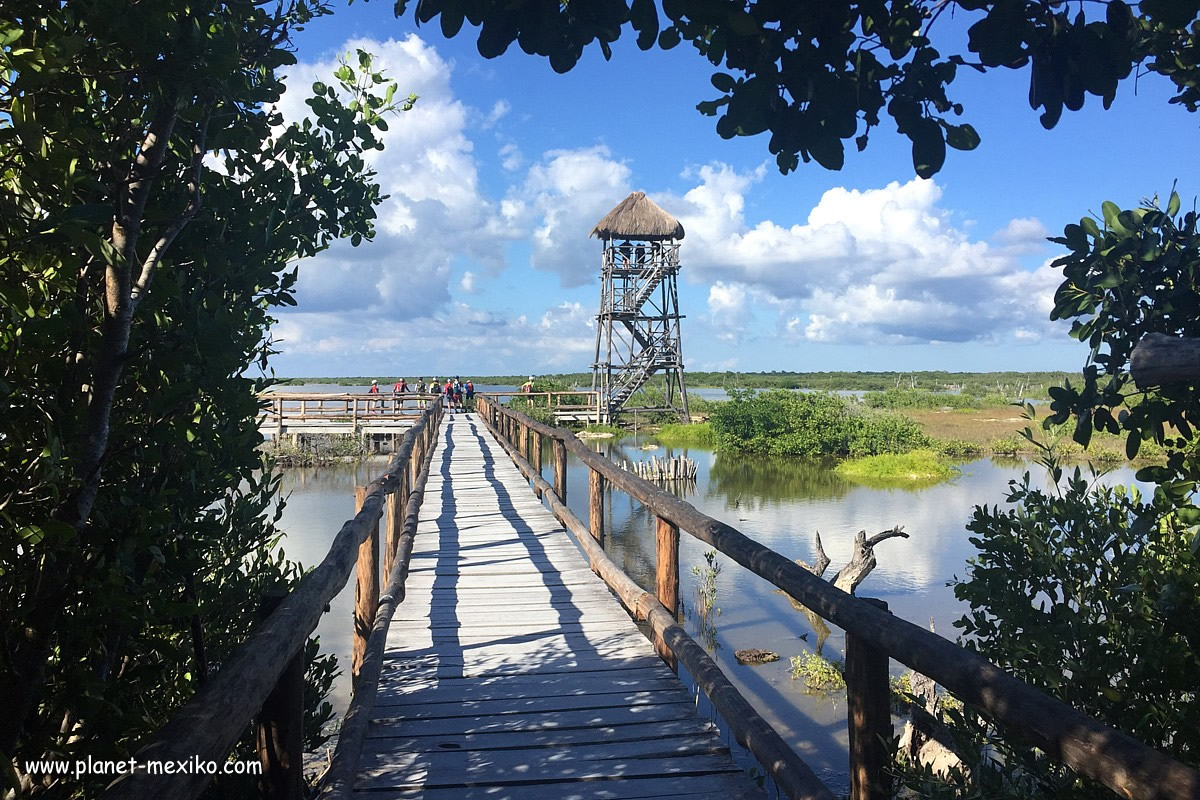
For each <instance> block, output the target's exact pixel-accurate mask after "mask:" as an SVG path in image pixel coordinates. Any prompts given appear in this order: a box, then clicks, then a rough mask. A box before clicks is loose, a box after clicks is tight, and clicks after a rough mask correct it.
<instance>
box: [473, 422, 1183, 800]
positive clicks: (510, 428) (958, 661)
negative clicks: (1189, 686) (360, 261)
mask: <svg viewBox="0 0 1200 800" xmlns="http://www.w3.org/2000/svg"><path fill="white" fill-rule="evenodd" d="M480 411H481V414H482V416H483V417H484V419H485V421H486V422H487V423H488V424H489V426H490V427H491V428H492V429H493V431H494V432H495V433H496V434H497V436H498V438H500V439H501V440H502V441H505V440H507V442H510V443H511V442H515V443H516V444H515V445H514V446H513V452H515V453H516V454H517V455H518V456H520V457H521V458H525V457H526V456H531V460H532V461H533V463H536V464H538V465H539V469H538V470H537V475H534V476H531V477H532V479H533V481H534V484H535V491H536V492H537V493H538V494H539V496H543V497H544V498H545V499H547V501H548V502H549V503H550V505H551V508H552V510H554V509H555V506H556V505H557V506H558V507H559V508H561V509H565V500H566V452H567V451H568V450H569V451H570V452H572V453H574V454H575V456H576V457H577V458H578V459H579V460H580V461H581V462H582V463H583V464H584V465H586V466H587V467H588V470H589V517H590V526H589V527H583V525H582V523H579V522H578V520H575V521H570V520H571V518H570V517H567V516H565V515H563V516H559V518H560V520H562V521H563V523H564V525H568V527H571V529H572V530H573V531H575V532H576V535H577V536H578V538H579V539H580V542H581V544H582V545H583V546H584V547H585V549H587V548H588V547H589V544H590V542H589V539H594V540H596V543H598V544H600V545H601V547H602V543H603V533H604V532H603V486H604V482H609V483H611V484H612V485H613V486H615V487H618V488H619V489H621V490H622V491H624V492H626V493H627V494H629V495H630V496H631V497H633V498H635V499H637V500H638V501H640V502H641V503H642V504H643V505H644V506H645V507H646V508H647V509H649V510H650V511H651V512H652V513H654V514H655V515H656V516H657V517H658V519H659V525H660V530H661V528H662V527H663V526H664V525H666V526H672V527H674V528H676V529H678V530H683V531H686V532H687V533H689V534H691V535H692V536H694V537H695V538H697V539H699V540H700V541H702V542H705V543H707V544H709V545H710V546H712V547H714V548H715V549H716V550H718V551H719V552H721V553H722V554H724V555H726V556H727V557H729V558H731V559H733V560H734V561H736V562H737V563H738V564H740V565H741V566H743V567H745V568H746V569H748V570H750V571H751V572H753V573H754V574H756V575H758V576H759V577H761V578H763V579H765V580H767V581H769V582H770V583H772V584H774V585H775V586H776V587H778V588H779V589H781V590H783V591H784V592H785V593H786V594H787V595H788V596H789V597H791V598H792V599H794V600H795V601H796V602H798V603H800V604H801V605H803V606H805V607H807V608H809V609H811V610H812V611H814V612H816V613H817V614H818V615H819V616H821V617H822V618H823V619H825V620H827V621H828V622H831V623H833V624H835V625H837V626H839V627H841V628H842V629H843V630H845V631H846V634H847V637H848V640H849V639H850V638H851V637H853V639H854V640H856V641H857V642H858V643H861V644H862V645H865V646H866V647H868V648H873V649H874V650H877V651H878V652H880V653H882V654H884V655H886V656H887V657H890V658H893V659H895V660H896V661H899V662H900V663H902V664H904V665H906V666H908V667H910V668H912V669H914V670H916V671H917V672H919V673H921V674H923V675H926V676H928V677H930V678H932V679H933V680H934V681H936V682H937V683H939V684H941V685H942V687H944V688H945V689H946V690H947V691H948V692H950V693H951V694H953V695H955V696H956V697H958V698H959V699H961V700H963V701H965V702H966V703H968V704H970V705H972V706H974V707H976V708H978V709H979V710H981V711H982V712H983V713H985V714H986V715H987V716H988V717H989V718H990V719H992V720H993V721H994V722H995V723H997V724H998V725H999V726H1000V727H1001V728H1002V729H1003V730H1004V731H1005V732H1007V733H1009V734H1012V735H1015V736H1017V737H1019V738H1021V739H1023V740H1024V741H1025V742H1027V743H1029V744H1032V745H1034V746H1036V747H1038V748H1040V749H1042V750H1043V751H1045V752H1046V753H1047V754H1048V755H1049V756H1050V757H1051V758H1053V759H1054V760H1056V761H1058V762H1061V763H1063V764H1065V765H1067V766H1068V767H1070V768H1071V769H1072V770H1074V771H1075V772H1076V773H1077V774H1079V775H1081V776H1083V777H1085V778H1089V779H1091V780H1094V781H1097V782H1098V783H1101V784H1103V785H1104V786H1107V787H1108V788H1110V789H1112V790H1113V791H1114V792H1116V793H1117V794H1118V795H1120V796H1122V797H1129V798H1147V800H1149V799H1150V798H1169V799H1170V800H1184V799H1185V798H1187V799H1189V800H1194V799H1195V798H1197V797H1200V773H1197V771H1196V770H1194V769H1192V768H1191V767H1188V766H1186V765H1184V764H1182V763H1180V762H1178V761H1176V760H1175V759H1173V758H1171V757H1170V756H1167V755H1165V754H1163V753H1160V752H1158V751H1157V750H1154V749H1153V748H1151V747H1149V746H1147V745H1145V744H1143V743H1142V742H1140V741H1138V740H1136V739H1134V738H1133V737H1131V736H1129V735H1127V734H1125V733H1122V732H1121V731H1118V730H1117V729H1115V728H1112V727H1110V726H1108V725H1105V724H1104V723H1102V722H1099V721H1098V720H1096V719H1093V718H1092V717H1090V716H1088V715H1086V714H1084V713H1082V712H1080V711H1078V710H1076V709H1074V708H1072V707H1070V706H1068V705H1066V704H1065V703H1063V702H1061V701H1059V700H1057V699H1055V698H1053V697H1051V696H1049V695H1047V694H1045V693H1044V692H1042V691H1040V690H1038V689H1036V688H1034V687H1032V686H1029V685H1028V684H1026V683H1024V682H1023V681H1021V680H1020V679H1018V678H1016V677H1014V676H1012V675H1010V674H1009V673H1007V672H1005V671H1004V670H1003V669H1001V668H1000V667H998V666H996V665H995V664H993V663H991V662H990V661H988V660H987V659H985V658H984V657H983V656H981V655H979V654H978V653H975V652H973V651H971V650H967V649H965V648H962V647H960V646H958V645H957V644H955V643H954V642H951V641H949V640H947V639H944V638H942V637H941V636H938V635H937V634H935V633H933V632H931V631H929V630H926V629H925V628H923V627H921V626H918V625H914V624H912V623H910V622H907V621H905V620H902V619H899V618H897V617H894V616H892V615H890V614H888V613H887V612H886V611H884V610H882V609H881V608H879V607H877V606H876V605H875V604H872V603H871V602H868V601H867V600H865V599H863V598H858V597H855V596H853V595H851V594H847V593H846V592H843V591H842V590H840V589H837V588H836V587H834V586H833V585H832V584H830V583H829V582H828V581H825V580H822V579H820V578H818V577H817V576H815V575H813V574H812V573H811V572H809V571H807V570H805V569H803V568H802V567H800V566H799V565H797V564H796V563H794V562H793V561H791V560H790V559H787V558H785V557H784V556H782V555H780V554H779V553H776V552H775V551H774V550H771V549H770V548H768V547H765V546H764V545H762V544H759V543H758V542H756V541H754V540H753V539H751V538H749V537H747V536H746V535H744V534H743V533H741V532H740V531H738V530H737V529H736V528H734V527H732V526H730V525H728V524H726V523H724V522H721V521H719V520H716V519H713V518H712V517H709V516H708V515H706V514H704V513H702V512H700V511H698V510H697V509H695V508H694V507H692V506H691V505H690V504H688V503H686V502H684V501H683V500H680V499H679V498H677V497H675V496H674V495H672V494H670V493H668V492H666V491H664V490H662V489H661V488H659V487H658V486H656V485H655V484H653V483H651V482H649V481H646V480H643V479H641V478H639V477H637V476H636V475H634V474H632V473H630V472H627V471H626V470H624V469H622V468H621V467H620V466H618V465H617V464H615V463H614V462H612V461H610V460H609V459H607V458H605V457H604V456H603V455H600V454H599V453H596V452H595V451H593V450H591V449H590V448H588V447H587V445H585V444H584V443H583V442H582V441H580V440H579V439H577V438H576V437H575V436H574V434H572V433H571V432H570V431H567V430H565V429H561V428H555V427H552V426H549V425H545V424H542V423H540V422H538V421H536V420H534V419H532V418H530V417H528V416H526V415H524V414H521V413H519V412H518V411H515V410H513V409H510V408H506V407H504V406H501V405H498V404H495V403H490V402H487V401H486V399H485V401H484V403H483V404H482V405H481V408H480ZM531 433H532V434H536V435H535V436H534V437H533V441H530V440H529V436H530V434H531ZM542 437H548V438H549V439H550V440H551V441H552V442H553V447H554V453H553V465H554V483H553V485H552V486H551V484H549V483H548V482H546V481H545V480H544V479H543V478H541V474H540V463H541V452H542V442H541V439H542ZM526 463H527V464H528V463H529V462H528V461H527V462H526ZM547 494H549V495H550V497H546V495H547ZM555 513H556V515H559V512H558V511H556V512H555ZM577 523H578V524H577ZM576 527H578V528H580V530H575V528H576ZM583 533H588V534H589V535H588V536H583V535H582V534H583ZM660 552H661V550H660ZM593 560H594V561H595V560H596V559H595V557H593ZM622 574H623V573H622ZM660 575H661V572H660ZM610 585H612V584H610ZM618 593H620V591H618ZM651 622H652V624H653V620H651ZM664 630H665V626H664ZM686 635H687V634H686V633H682V636H686ZM672 638H674V639H675V640H680V633H678V632H673V637H672ZM689 638H690V637H689ZM667 644H670V640H668V641H667ZM676 655H680V654H679V653H678V652H676ZM848 677H849V676H848ZM883 679H884V680H885V681H886V674H885V675H884V676H883ZM849 691H850V692H851V694H853V693H854V691H855V689H854V688H853V687H851V688H850V689H849ZM710 699H713V701H714V705H716V704H717V703H716V698H712V697H711V696H710ZM854 699H855V698H854V697H851V698H850V700H851V701H854ZM852 704H853V703H852ZM726 719H727V721H729V722H730V723H731V724H733V721H732V720H729V718H728V717H726ZM888 724H889V725H890V719H889V720H888ZM739 741H741V739H740V737H739ZM742 743H743V744H744V745H745V746H747V748H748V749H750V751H751V752H752V753H754V755H755V756H756V757H758V758H759V759H760V761H762V763H763V766H764V767H765V768H766V769H767V770H768V772H771V774H772V775H774V776H775V777H776V780H778V781H779V783H780V786H781V787H783V788H785V790H786V786H787V785H789V783H790V782H791V781H792V778H789V777H788V776H787V775H779V774H776V769H775V767H776V766H777V765H778V764H777V762H773V761H772V760H771V759H772V755H771V754H769V753H768V754H765V758H766V759H767V760H765V761H764V760H763V758H764V754H761V753H759V752H755V747H754V746H752V745H753V744H754V741H753V740H752V739H751V740H749V741H745V742H742ZM853 750H854V748H853V746H852V758H853V757H854V753H853ZM855 775H856V765H855V764H851V780H852V794H851V796H852V797H857V796H862V797H876V796H877V795H876V794H873V793H870V792H867V790H866V789H865V788H863V787H855V786H854V782H855ZM860 789H861V790H862V791H863V792H867V793H863V794H861V795H859V794H858V790H860ZM793 796H809V795H804V794H801V795H793Z"/></svg>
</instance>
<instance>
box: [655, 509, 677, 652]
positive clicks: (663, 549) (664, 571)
mask: <svg viewBox="0 0 1200 800" xmlns="http://www.w3.org/2000/svg"><path fill="white" fill-rule="evenodd" d="M655 534H656V537H655V538H656V541H657V559H656V561H657V567H656V573H657V574H656V577H657V581H656V583H657V588H658V602H660V603H662V604H663V608H665V609H667V613H668V614H670V615H671V618H672V619H678V618H679V526H678V525H675V524H674V523H672V522H670V521H669V520H665V519H663V518H662V517H659V518H658V526H657V529H656V531H655ZM654 649H655V651H656V652H657V653H658V655H659V656H660V657H661V658H662V660H663V661H665V662H667V664H669V665H670V666H671V669H674V668H675V654H674V653H673V652H672V651H671V648H670V647H667V645H666V643H664V642H663V641H662V640H661V639H659V638H658V637H657V636H656V637H655V639H654Z"/></svg>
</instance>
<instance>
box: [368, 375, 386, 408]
mask: <svg viewBox="0 0 1200 800" xmlns="http://www.w3.org/2000/svg"><path fill="white" fill-rule="evenodd" d="M367 394H373V395H375V397H376V398H377V399H375V400H372V401H371V404H370V405H371V406H373V407H374V408H375V410H376V411H378V412H379V413H380V414H382V413H383V398H382V397H379V381H371V388H370V389H367Z"/></svg>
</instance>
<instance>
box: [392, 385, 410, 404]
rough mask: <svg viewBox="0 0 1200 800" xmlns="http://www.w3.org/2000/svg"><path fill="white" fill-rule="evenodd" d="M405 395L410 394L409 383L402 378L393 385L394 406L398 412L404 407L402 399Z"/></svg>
mask: <svg viewBox="0 0 1200 800" xmlns="http://www.w3.org/2000/svg"><path fill="white" fill-rule="evenodd" d="M404 394H408V381H406V380H405V379H404V378H401V379H399V380H398V381H396V382H395V383H394V384H392V406H393V407H394V408H395V410H396V411H399V410H400V408H401V406H403V405H404V399H403V398H402V397H401V395H404Z"/></svg>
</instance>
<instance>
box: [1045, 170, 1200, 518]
mask: <svg viewBox="0 0 1200 800" xmlns="http://www.w3.org/2000/svg"><path fill="white" fill-rule="evenodd" d="M1179 206H1180V201H1179V195H1178V194H1176V193H1175V192H1172V193H1171V197H1170V200H1169V202H1168V208H1167V210H1166V211H1164V210H1162V209H1160V208H1159V207H1158V206H1157V204H1156V203H1155V202H1153V201H1151V202H1147V203H1144V204H1143V205H1142V206H1140V207H1139V208H1136V209H1132V210H1125V211H1123V210H1121V209H1119V208H1118V207H1117V206H1116V205H1115V204H1113V203H1109V202H1106V203H1104V205H1103V212H1104V217H1103V219H1102V220H1101V221H1100V222H1102V223H1103V227H1101V225H1100V224H1098V223H1097V221H1096V220H1093V219H1091V218H1090V217H1085V218H1084V219H1082V220H1080V223H1079V224H1078V225H1068V226H1067V227H1066V230H1065V231H1064V235H1063V236H1062V237H1060V238H1057V239H1055V240H1054V241H1055V242H1057V243H1059V244H1062V245H1064V246H1066V247H1067V249H1068V250H1069V251H1070V252H1069V253H1068V254H1067V255H1065V256H1063V257H1062V258H1060V259H1058V260H1057V261H1055V262H1054V264H1055V266H1058V267H1061V268H1062V270H1063V275H1064V277H1065V280H1064V281H1063V283H1062V285H1061V286H1059V288H1058V292H1057V293H1056V294H1055V305H1054V311H1053V313H1052V318H1054V319H1072V320H1074V321H1073V323H1072V327H1071V335H1072V336H1074V337H1075V338H1077V339H1079V340H1080V341H1084V342H1087V343H1088V345H1089V346H1090V347H1091V358H1090V359H1089V361H1090V363H1089V364H1088V365H1087V367H1085V369H1084V371H1083V381H1082V385H1080V386H1072V385H1071V383H1070V382H1067V383H1066V384H1065V385H1063V386H1060V387H1054V388H1052V389H1051V390H1050V395H1051V397H1052V398H1053V399H1054V401H1053V403H1052V404H1051V410H1052V411H1053V412H1054V413H1053V414H1052V416H1050V417H1049V418H1048V419H1047V420H1046V424H1047V425H1054V424H1063V423H1065V422H1067V420H1069V419H1073V420H1074V422H1075V432H1074V439H1075V441H1077V442H1079V444H1080V445H1082V446H1084V447H1087V446H1088V444H1089V443H1090V442H1091V438H1092V434H1093V432H1094V431H1105V432H1107V433H1110V434H1114V435H1120V436H1122V437H1124V440H1125V448H1126V453H1127V454H1128V455H1129V457H1130V458H1133V457H1134V456H1136V455H1137V453H1138V451H1139V449H1140V447H1141V445H1142V443H1143V442H1149V441H1152V442H1154V443H1155V444H1157V445H1159V446H1160V447H1162V448H1164V449H1165V451H1166V463H1165V465H1163V466H1160V467H1154V468H1147V469H1144V470H1142V471H1141V472H1140V473H1139V478H1141V479H1143V480H1153V481H1155V482H1156V483H1158V484H1159V487H1160V491H1161V492H1162V493H1163V494H1164V496H1165V497H1166V498H1168V499H1170V500H1171V501H1172V502H1173V503H1175V505H1177V506H1179V513H1181V514H1182V515H1184V517H1185V518H1187V519H1188V520H1190V522H1191V523H1192V524H1195V523H1197V522H1200V509H1198V508H1197V507H1196V506H1195V505H1194V504H1193V503H1192V501H1191V499H1190V498H1191V497H1192V495H1193V490H1194V487H1195V485H1196V481H1197V480H1200V459H1197V457H1196V449H1195V447H1194V446H1192V444H1191V443H1192V438H1193V430H1194V428H1195V426H1196V423H1197V420H1198V418H1200V404H1198V403H1197V401H1196V397H1197V391H1198V389H1200V386H1197V385H1196V384H1188V383H1179V384H1174V385H1170V386H1162V387H1157V388H1155V389H1154V390H1153V391H1139V390H1138V389H1137V388H1136V387H1135V386H1134V384H1133V380H1132V377H1131V376H1130V373H1129V359H1130V355H1131V353H1132V352H1133V348H1134V346H1135V345H1136V344H1137V343H1138V342H1139V341H1140V340H1141V338H1142V337H1143V336H1145V335H1146V334H1150V333H1159V334H1166V335H1169V336H1189V337H1197V336H1200V314H1197V313H1196V311H1195V309H1196V308H1200V235H1198V234H1197V231H1196V224H1197V215H1196V212H1194V211H1191V212H1188V213H1187V214H1184V215H1182V216H1178V217H1176V216H1175V215H1176V214H1177V213H1178V211H1179ZM1101 370H1103V375H1102V374H1101ZM1104 378H1107V380H1104ZM1168 426H1170V427H1168Z"/></svg>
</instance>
